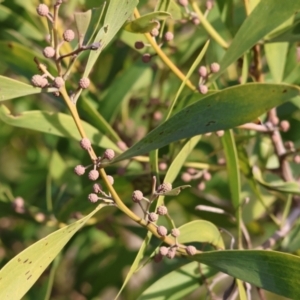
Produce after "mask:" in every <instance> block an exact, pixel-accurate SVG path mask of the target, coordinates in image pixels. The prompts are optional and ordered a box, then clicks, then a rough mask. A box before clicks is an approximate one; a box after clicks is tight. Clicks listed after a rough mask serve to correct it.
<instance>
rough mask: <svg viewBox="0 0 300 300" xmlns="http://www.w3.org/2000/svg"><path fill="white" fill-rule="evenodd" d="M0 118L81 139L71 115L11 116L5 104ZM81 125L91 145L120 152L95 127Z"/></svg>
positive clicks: (20, 125) (10, 123)
mask: <svg viewBox="0 0 300 300" xmlns="http://www.w3.org/2000/svg"><path fill="white" fill-rule="evenodd" d="M0 119H1V120H2V121H3V122H5V123H7V124H9V125H12V126H16V127H22V128H28V129H32V130H37V131H41V132H45V133H50V134H54V135H58V136H62V137H66V138H72V139H75V140H77V141H79V140H80V139H81V137H80V134H79V132H78V130H77V127H76V125H75V123H74V120H73V119H72V117H71V116H68V115H65V114H62V113H51V112H43V111H27V112H23V113H22V114H20V115H18V116H13V115H11V113H10V111H9V110H8V108H7V107H6V106H4V105H1V106H0ZM82 125H83V128H84V130H85V132H86V134H87V136H88V137H89V138H90V140H91V142H92V144H93V145H98V146H100V147H102V148H111V149H114V150H115V151H116V152H118V153H120V152H121V151H120V149H119V148H118V147H117V146H116V145H115V144H114V143H113V142H112V141H111V140H110V139H108V138H107V137H106V136H104V135H102V134H101V133H100V132H99V131H98V130H97V129H96V128H94V127H93V126H91V125H89V124H88V123H86V122H82Z"/></svg>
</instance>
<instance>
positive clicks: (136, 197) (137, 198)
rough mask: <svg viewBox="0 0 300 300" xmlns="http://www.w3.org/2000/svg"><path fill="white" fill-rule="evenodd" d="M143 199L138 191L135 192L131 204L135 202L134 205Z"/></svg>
mask: <svg viewBox="0 0 300 300" xmlns="http://www.w3.org/2000/svg"><path fill="white" fill-rule="evenodd" d="M143 197H144V195H143V193H142V192H141V191H139V190H136V191H134V192H133V193H132V201H133V202H136V203H137V202H140V201H142V200H143Z"/></svg>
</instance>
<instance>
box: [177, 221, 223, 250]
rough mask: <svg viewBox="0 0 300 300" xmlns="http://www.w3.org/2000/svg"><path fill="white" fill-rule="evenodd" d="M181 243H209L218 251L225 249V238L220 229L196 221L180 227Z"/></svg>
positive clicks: (206, 222) (179, 239)
mask: <svg viewBox="0 0 300 300" xmlns="http://www.w3.org/2000/svg"><path fill="white" fill-rule="evenodd" d="M179 229H180V236H179V237H178V241H179V243H182V244H186V243H192V242H200V243H208V244H211V245H213V246H214V247H216V248H217V249H225V245H224V241H223V238H222V236H221V234H220V231H219V230H218V228H217V227H216V226H215V225H214V224H213V223H211V222H208V221H204V220H196V221H192V222H189V223H186V224H184V225H182V226H180V227H179Z"/></svg>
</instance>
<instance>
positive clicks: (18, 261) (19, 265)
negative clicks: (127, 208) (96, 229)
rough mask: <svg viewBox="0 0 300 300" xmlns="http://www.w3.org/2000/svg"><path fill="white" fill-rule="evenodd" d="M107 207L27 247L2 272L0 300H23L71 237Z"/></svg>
mask: <svg viewBox="0 0 300 300" xmlns="http://www.w3.org/2000/svg"><path fill="white" fill-rule="evenodd" d="M104 206H105V204H100V205H99V206H98V207H97V208H96V209H95V210H93V211H92V212H91V213H90V214H89V215H87V216H86V217H84V218H82V219H80V220H78V221H76V222H75V223H72V224H70V225H68V226H65V227H63V228H61V229H59V230H57V231H55V232H53V233H51V234H50V235H48V236H46V237H45V238H43V239H41V240H39V241H38V242H36V243H35V244H33V245H32V246H30V247H28V248H27V249H25V250H24V251H22V252H21V253H20V254H18V255H17V256H15V257H14V258H13V259H12V260H10V261H9V262H8V263H7V264H6V265H5V266H4V267H3V268H2V269H1V270H0V299H3V300H11V299H15V300H18V299H21V298H22V297H23V296H24V295H25V294H26V292H27V291H28V290H29V289H30V288H31V287H32V285H33V284H34V283H35V282H36V281H37V280H38V278H39V277H40V276H41V274H42V273H43V272H44V270H45V269H46V268H47V267H48V266H49V264H50V263H51V262H52V261H53V259H54V258H55V257H56V256H57V255H58V253H59V252H60V251H61V250H62V248H63V247H64V246H65V245H66V243H67V242H68V241H69V240H70V239H71V237H72V236H73V235H74V234H75V233H76V232H77V231H78V230H79V229H80V228H81V227H82V226H83V225H84V224H85V223H86V222H87V221H88V220H89V219H90V218H91V217H92V216H93V215H94V214H95V213H96V212H97V211H99V210H100V209H101V208H102V207H104Z"/></svg>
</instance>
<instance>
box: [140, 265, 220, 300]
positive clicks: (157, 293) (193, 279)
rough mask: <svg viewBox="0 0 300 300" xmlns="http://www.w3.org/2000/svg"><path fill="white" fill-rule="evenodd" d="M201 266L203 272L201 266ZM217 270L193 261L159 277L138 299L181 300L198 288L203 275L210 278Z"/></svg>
mask: <svg viewBox="0 0 300 300" xmlns="http://www.w3.org/2000/svg"><path fill="white" fill-rule="evenodd" d="M200 267H201V273H202V274H201V273H200V271H199V268H200ZM214 274H215V271H214V270H212V269H210V268H208V267H207V266H205V265H201V266H199V264H198V263H195V262H192V263H189V264H186V265H185V266H183V267H181V268H178V269H177V270H175V271H172V272H170V273H169V274H167V275H165V276H164V277H162V278H160V279H158V280H157V281H155V283H153V284H152V285H151V286H150V287H149V288H147V289H146V290H145V291H144V292H143V293H142V295H141V296H140V297H139V298H138V300H150V299H151V300H165V299H168V300H176V299H178V300H180V299H186V298H185V296H187V295H189V294H190V293H191V292H193V291H194V290H196V289H197V288H198V287H199V286H200V285H201V284H202V283H203V277H205V278H209V277H211V276H213V275H214Z"/></svg>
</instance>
